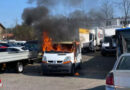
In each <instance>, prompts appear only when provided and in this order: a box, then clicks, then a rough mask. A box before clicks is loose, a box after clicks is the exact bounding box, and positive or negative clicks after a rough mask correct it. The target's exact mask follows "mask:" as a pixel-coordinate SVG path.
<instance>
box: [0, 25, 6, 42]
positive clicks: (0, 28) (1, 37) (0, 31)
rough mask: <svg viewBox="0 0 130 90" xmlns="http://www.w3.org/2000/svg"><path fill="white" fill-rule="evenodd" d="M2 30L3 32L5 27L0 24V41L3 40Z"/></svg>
mask: <svg viewBox="0 0 130 90" xmlns="http://www.w3.org/2000/svg"><path fill="white" fill-rule="evenodd" d="M4 30H5V27H4V26H3V25H2V24H0V40H2V39H3V36H2V34H3V32H4Z"/></svg>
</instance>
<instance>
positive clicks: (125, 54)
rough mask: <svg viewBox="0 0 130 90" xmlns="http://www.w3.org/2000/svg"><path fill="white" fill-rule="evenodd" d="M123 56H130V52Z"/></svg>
mask: <svg viewBox="0 0 130 90" xmlns="http://www.w3.org/2000/svg"><path fill="white" fill-rule="evenodd" d="M121 56H130V53H124V54H122V55H121Z"/></svg>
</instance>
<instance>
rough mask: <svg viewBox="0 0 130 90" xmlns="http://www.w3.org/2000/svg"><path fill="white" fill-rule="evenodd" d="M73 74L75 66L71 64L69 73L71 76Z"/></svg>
mask: <svg viewBox="0 0 130 90" xmlns="http://www.w3.org/2000/svg"><path fill="white" fill-rule="evenodd" d="M74 74H75V66H74V65H72V66H71V73H70V75H71V76H74Z"/></svg>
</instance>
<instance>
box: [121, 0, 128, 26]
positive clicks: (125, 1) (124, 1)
mask: <svg viewBox="0 0 130 90" xmlns="http://www.w3.org/2000/svg"><path fill="white" fill-rule="evenodd" d="M120 5H121V8H122V10H123V13H124V26H126V25H127V20H128V17H129V13H130V0H122V1H121V3H120Z"/></svg>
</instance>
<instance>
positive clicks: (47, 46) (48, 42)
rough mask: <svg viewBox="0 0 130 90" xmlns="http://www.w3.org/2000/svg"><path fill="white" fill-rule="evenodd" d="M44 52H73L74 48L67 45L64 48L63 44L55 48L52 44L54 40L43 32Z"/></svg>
mask: <svg viewBox="0 0 130 90" xmlns="http://www.w3.org/2000/svg"><path fill="white" fill-rule="evenodd" d="M42 50H43V52H45V51H58V52H59V51H62V52H65V51H67V52H72V51H73V50H74V49H73V47H68V46H67V45H66V46H65V45H64V46H62V45H61V44H56V45H55V46H54V45H53V43H52V39H51V38H50V37H49V36H48V33H46V32H43V46H42Z"/></svg>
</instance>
